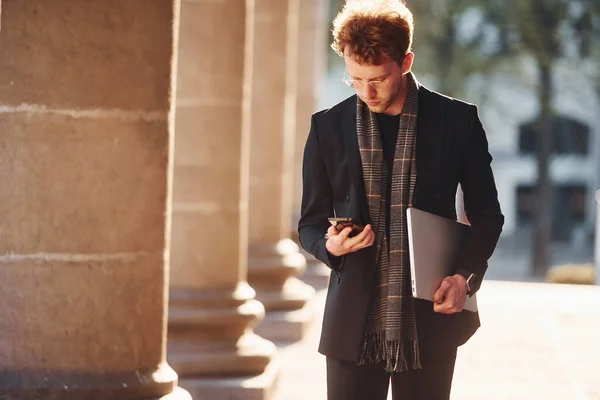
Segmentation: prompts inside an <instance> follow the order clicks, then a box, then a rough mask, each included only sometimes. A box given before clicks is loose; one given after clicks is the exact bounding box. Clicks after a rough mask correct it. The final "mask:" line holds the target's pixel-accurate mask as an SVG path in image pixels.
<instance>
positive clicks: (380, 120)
mask: <svg viewBox="0 0 600 400" xmlns="http://www.w3.org/2000/svg"><path fill="white" fill-rule="evenodd" d="M375 115H376V116H377V124H378V125H379V133H380V134H381V146H382V148H383V160H384V162H385V164H386V166H387V170H388V179H387V220H386V224H385V225H386V226H385V228H386V229H385V231H386V233H387V235H388V236H389V234H390V214H391V213H390V205H391V196H390V193H391V191H392V190H391V189H392V173H393V171H394V155H395V153H396V141H397V140H398V129H399V127H400V114H398V115H387V114H375Z"/></svg>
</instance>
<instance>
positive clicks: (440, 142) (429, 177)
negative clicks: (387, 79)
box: [413, 86, 447, 205]
mask: <svg viewBox="0 0 600 400" xmlns="http://www.w3.org/2000/svg"><path fill="white" fill-rule="evenodd" d="M417 118H418V120H417V184H416V188H415V194H414V199H413V204H415V205H418V204H419V198H420V201H421V202H422V201H424V200H425V199H424V198H423V197H427V198H429V199H431V200H437V198H436V197H439V196H438V193H439V192H440V190H439V177H440V174H441V168H442V166H443V160H442V157H443V150H444V148H445V140H446V136H447V135H446V134H445V128H446V110H445V109H444V108H443V107H441V106H440V105H438V104H436V102H435V95H434V94H433V93H432V92H431V91H429V90H428V89H426V88H425V87H423V86H421V87H420V88H419V111H418V117H417ZM432 189H433V193H432V192H431V190H432Z"/></svg>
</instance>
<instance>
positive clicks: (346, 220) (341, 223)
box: [328, 217, 363, 237]
mask: <svg viewBox="0 0 600 400" xmlns="http://www.w3.org/2000/svg"><path fill="white" fill-rule="evenodd" d="M328 220H329V223H330V224H331V225H333V226H335V229H337V230H338V232H341V231H342V230H344V229H345V228H347V227H349V226H351V227H352V233H350V235H349V237H353V236H356V235H358V234H359V233H360V232H361V231H362V230H363V227H362V225H360V224H359V223H357V222H356V221H355V220H354V218H350V217H331V218H329V219H328Z"/></svg>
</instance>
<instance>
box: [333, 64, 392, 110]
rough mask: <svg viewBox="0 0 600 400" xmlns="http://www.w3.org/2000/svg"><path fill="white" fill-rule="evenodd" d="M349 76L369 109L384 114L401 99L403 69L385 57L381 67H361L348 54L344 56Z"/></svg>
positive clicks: (347, 77)
mask: <svg viewBox="0 0 600 400" xmlns="http://www.w3.org/2000/svg"><path fill="white" fill-rule="evenodd" d="M344 61H345V63H346V71H347V76H346V77H345V79H350V80H351V81H352V83H353V86H354V88H355V89H356V93H357V94H358V96H359V97H360V98H361V100H362V101H364V102H365V104H366V105H367V106H368V107H369V109H370V110H371V111H373V112H376V113H383V112H385V111H386V110H387V109H388V108H390V106H391V105H393V104H394V103H395V102H396V101H397V100H398V98H399V95H400V93H401V88H402V85H403V79H402V77H403V74H402V72H403V71H402V68H401V67H400V65H398V63H396V62H395V61H394V60H392V59H391V58H389V57H388V56H383V59H382V62H381V64H379V65H361V64H359V63H358V62H357V61H356V60H355V59H354V57H352V56H351V55H349V54H348V53H346V54H344Z"/></svg>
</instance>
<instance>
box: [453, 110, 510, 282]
mask: <svg viewBox="0 0 600 400" xmlns="http://www.w3.org/2000/svg"><path fill="white" fill-rule="evenodd" d="M470 119H471V127H470V130H469V137H468V142H467V146H466V149H465V153H464V158H463V162H462V166H461V171H460V178H459V181H460V184H461V186H462V189H463V193H464V208H465V213H466V215H467V218H468V220H469V222H470V224H471V233H470V235H469V237H468V238H467V240H466V241H465V243H464V244H463V247H462V249H461V252H460V254H459V258H458V263H457V273H459V274H461V275H463V276H465V277H468V276H469V275H471V273H474V274H475V275H476V277H477V281H476V282H475V283H476V286H475V287H476V288H479V285H480V284H481V280H482V279H483V276H484V274H485V272H486V270H487V266H488V264H487V263H488V260H489V258H490V257H491V256H492V253H493V252H494V249H495V248H496V244H497V243H498V239H499V237H500V233H501V232H502V226H503V225H504V216H503V215H502V212H501V211H500V204H499V202H498V192H497V190H496V183H495V181H494V175H493V173H492V168H491V162H492V156H491V155H490V153H489V150H488V142H487V139H486V135H485V131H484V129H483V126H482V124H481V121H480V120H479V116H478V114H477V108H476V107H475V106H472V107H471V108H470Z"/></svg>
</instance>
